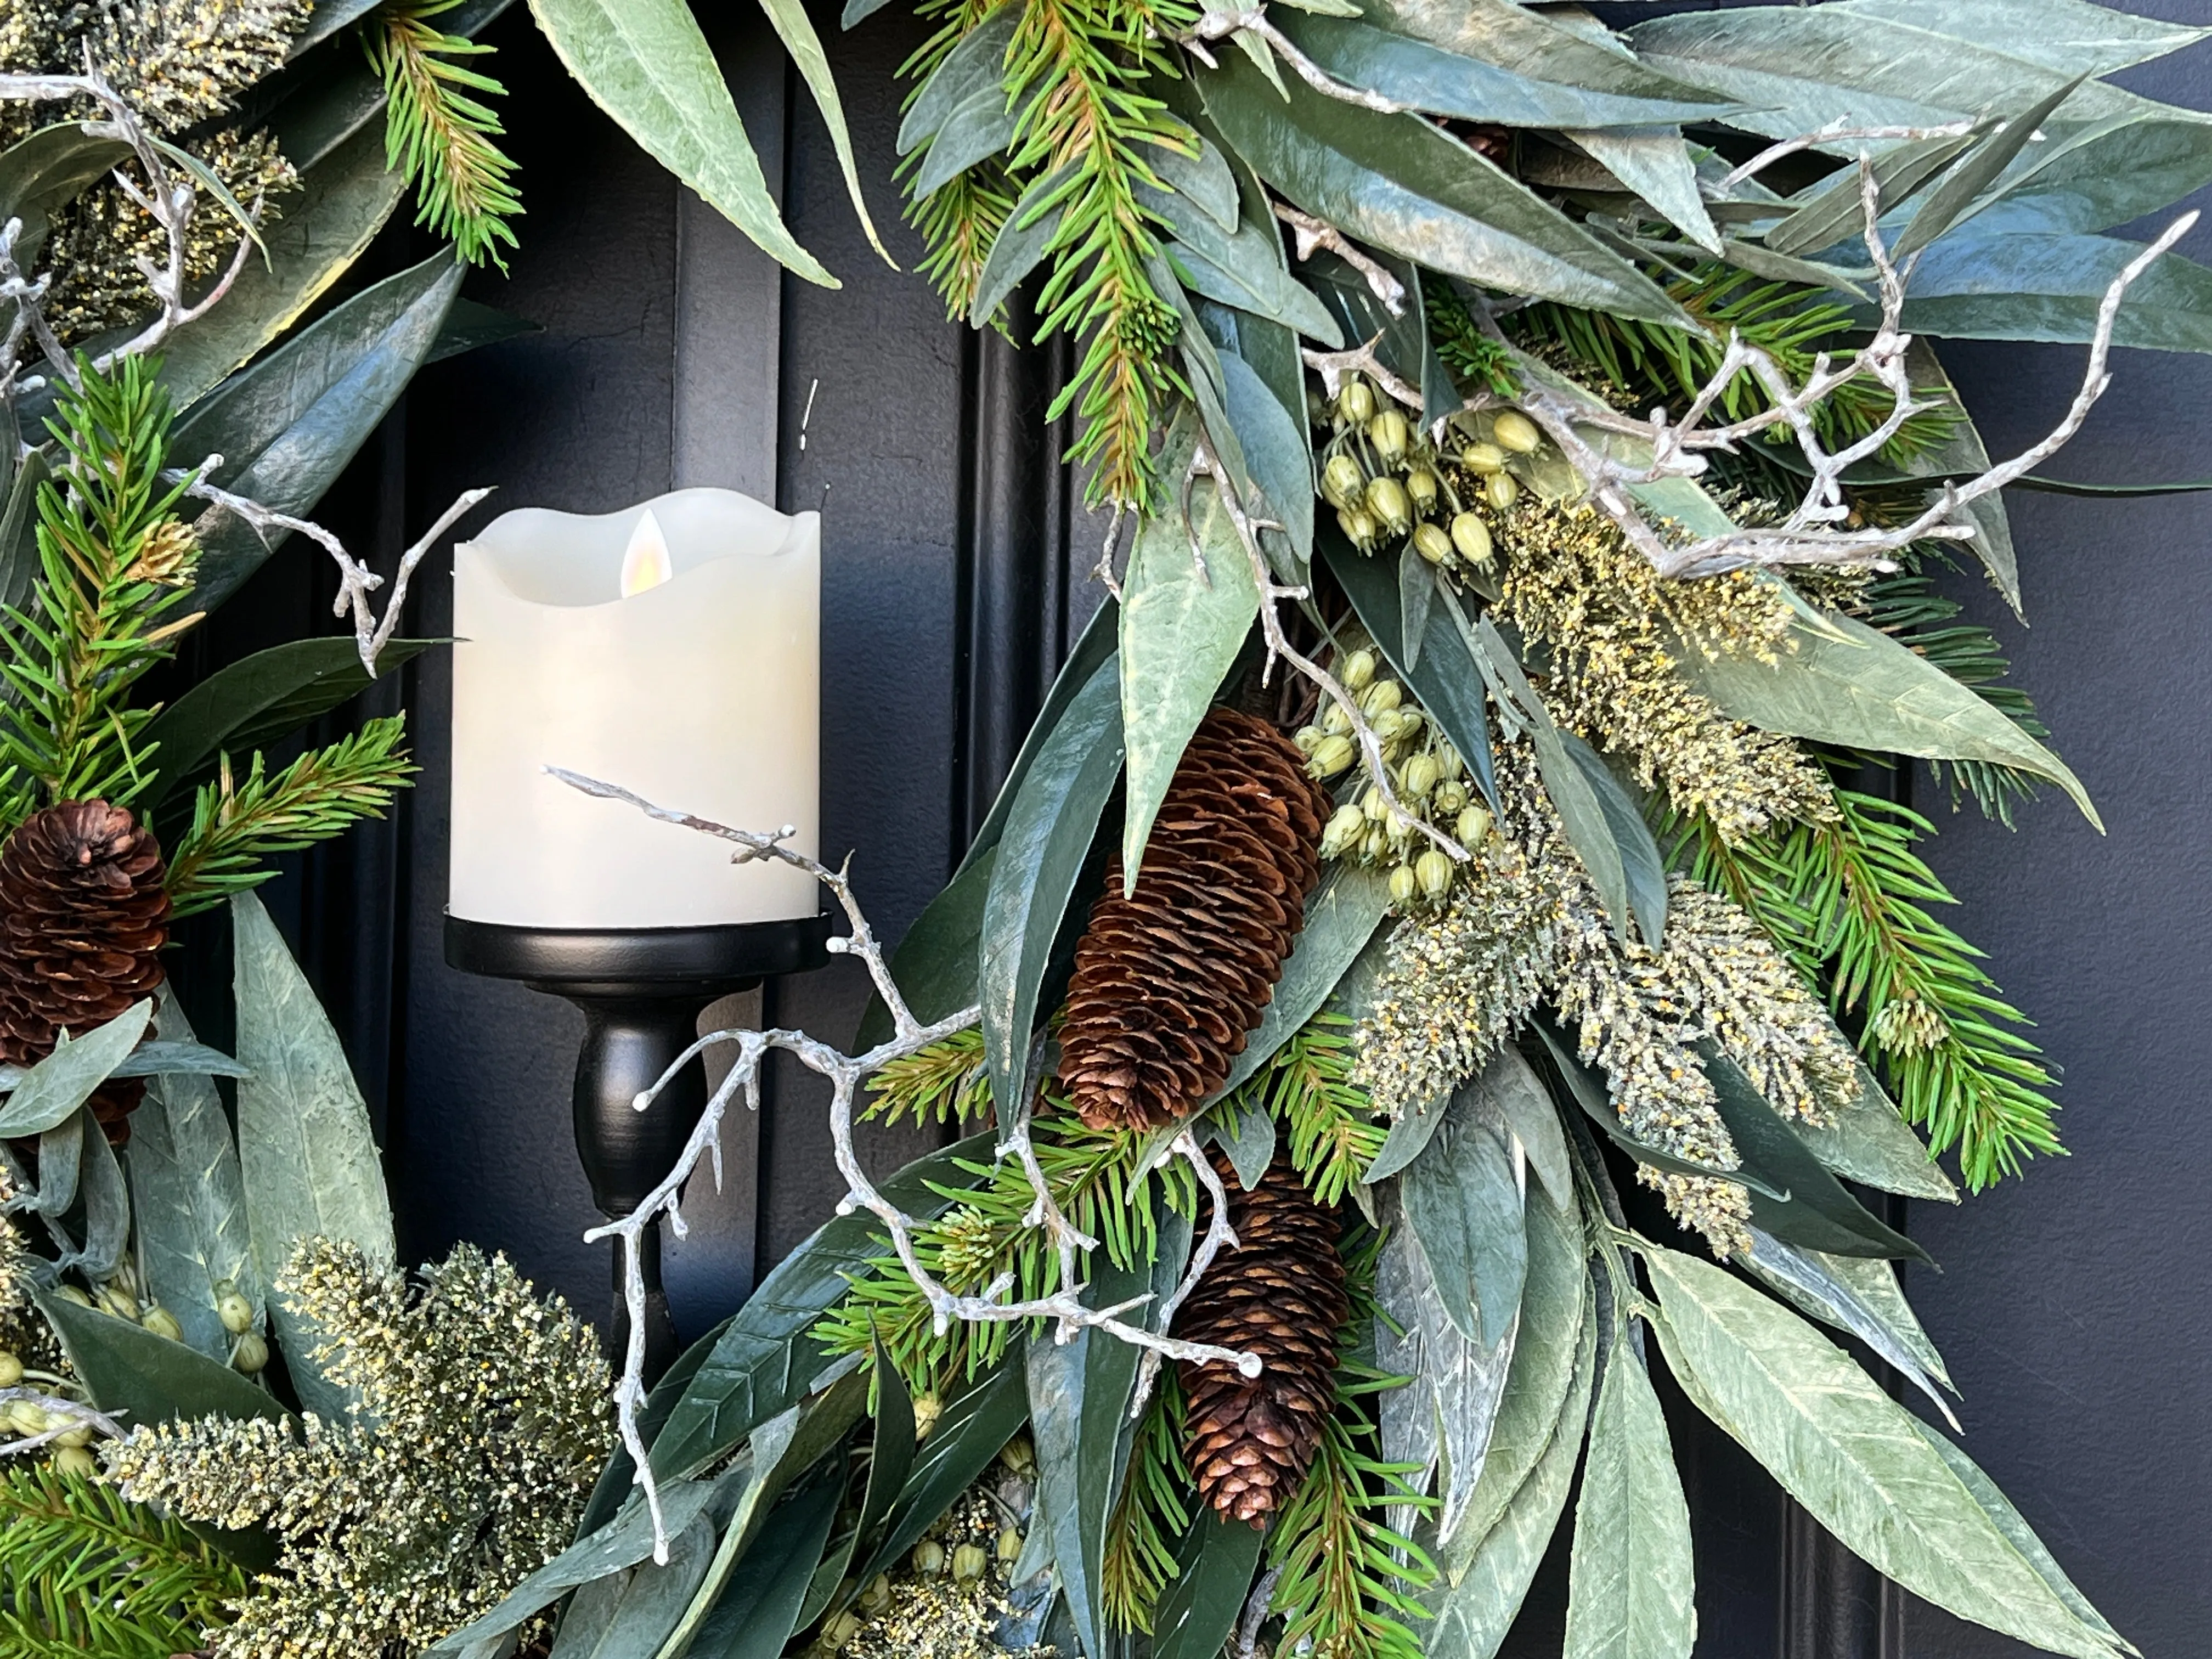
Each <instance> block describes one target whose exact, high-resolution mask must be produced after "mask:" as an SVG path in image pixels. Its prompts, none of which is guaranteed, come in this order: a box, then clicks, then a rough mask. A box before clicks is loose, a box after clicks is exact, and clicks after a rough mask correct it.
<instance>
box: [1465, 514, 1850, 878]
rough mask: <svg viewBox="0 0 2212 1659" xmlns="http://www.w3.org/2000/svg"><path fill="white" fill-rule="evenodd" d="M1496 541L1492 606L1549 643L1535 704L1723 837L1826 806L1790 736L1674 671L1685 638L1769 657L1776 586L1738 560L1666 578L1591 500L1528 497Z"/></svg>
mask: <svg viewBox="0 0 2212 1659" xmlns="http://www.w3.org/2000/svg"><path fill="white" fill-rule="evenodd" d="M1498 544H1499V547H1500V550H1501V556H1500V558H1499V564H1498V583H1499V586H1500V587H1501V589H1502V590H1503V598H1502V599H1501V601H1500V605H1499V609H1500V611H1502V613H1503V614H1504V617H1505V618H1506V619H1508V620H1510V622H1511V623H1513V624H1514V626H1515V627H1516V628H1518V629H1520V630H1521V632H1522V634H1523V635H1526V636H1527V637H1528V638H1529V639H1531V640H1534V641H1541V643H1542V644H1543V645H1544V646H1546V647H1548V648H1549V655H1550V659H1551V667H1552V673H1551V675H1550V678H1549V679H1548V680H1547V684H1546V685H1545V688H1544V690H1545V702H1547V704H1548V705H1549V707H1550V708H1551V710H1552V713H1553V717H1554V718H1555V719H1557V720H1559V723H1560V724H1561V725H1562V726H1569V727H1571V728H1572V729H1573V730H1575V731H1576V732H1579V733H1581V734H1582V735H1583V737H1585V738H1589V740H1590V741H1591V742H1593V743H1595V744H1597V745H1598V747H1600V748H1601V749H1605V750H1612V751H1613V752H1616V753H1619V754H1621V755H1623V756H1625V757H1627V759H1628V761H1629V763H1630V764H1631V765H1632V768H1633V769H1634V772H1635V775H1636V781H1637V782H1638V785H1640V786H1641V787H1644V788H1646V789H1650V788H1653V787H1664V788H1665V790H1666V792H1667V794H1668V798H1669V799H1671V800H1672V801H1673V802H1674V805H1677V806H1679V807H1681V808H1684V809H1686V810H1693V811H1702V812H1704V813H1705V815H1706V816H1707V817H1710V818H1711V820H1712V823H1713V824H1714V826H1715V827H1716V828H1717V829H1718V830H1719V832H1720V833H1721V835H1722V836H1724V837H1725V838H1726V839H1727V840H1729V842H1737V841H1741V839H1743V838H1744V837H1745V836H1752V835H1756V834H1758V833H1759V832H1761V831H1763V830H1765V829H1768V828H1770V827H1771V826H1772V825H1773V824H1775V823H1780V822H1785V821H1787V820H1790V819H1792V818H1806V817H1810V818H1819V817H1825V816H1826V815H1828V814H1829V813H1830V812H1832V810H1833V809H1832V805H1830V797H1829V792H1828V786H1827V783H1826V780H1825V779H1824V778H1823V776H1822V775H1821V774H1820V769H1819V768H1818V767H1817V766H1815V765H1814V763H1813V762H1812V760H1811V759H1810V757H1808V756H1807V755H1806V754H1805V752H1804V751H1803V750H1802V749H1801V748H1800V747H1799V746H1798V745H1797V744H1796V742H1794V741H1793V740H1791V739H1790V738H1784V737H1779V736H1777V735H1776V734H1774V733H1772V732H1762V731H1760V730H1759V729H1758V728H1757V727H1755V726H1747V725H1745V724H1744V723H1743V722H1742V721H1741V720H1730V719H1729V718H1728V717H1727V716H1726V715H1724V714H1722V713H1721V712H1720V710H1719V709H1718V708H1716V707H1714V705H1713V703H1712V702H1711V700H1710V699H1708V698H1706V697H1705V696H1702V695H1701V694H1699V692H1697V691H1694V690H1692V689H1691V688H1690V687H1689V685H1688V684H1686V683H1685V682H1684V680H1683V679H1682V678H1681V677H1680V675H1679V674H1678V673H1677V672H1676V671H1675V665H1676V661H1677V653H1680V651H1682V650H1684V649H1685V648H1687V649H1691V650H1697V651H1701V652H1703V653H1705V654H1706V655H1707V656H1708V657H1718V656H1720V655H1722V654H1723V653H1726V654H1732V655H1739V656H1749V657H1753V658H1755V659H1758V660H1759V661H1761V662H1768V663H1771V662H1773V661H1774V660H1776V659H1777V656H1778V653H1781V652H1783V651H1785V650H1787V649H1788V648H1789V630H1790V618H1791V616H1792V614H1793V612H1792V611H1791V608H1790V603H1789V600H1788V599H1787V597H1786V595H1785V594H1784V592H1783V591H1782V590H1781V589H1780V588H1779V587H1778V586H1777V585H1776V584H1774V583H1773V582H1771V581H1770V580H1765V579H1764V578H1762V577H1760V576H1759V575H1758V574H1754V573H1753V572H1750V571H1744V570H1738V571H1731V572H1729V573H1728V574H1724V575H1719V576H1707V577H1699V578H1698V579H1696V580H1680V581H1675V580H1666V579H1664V578H1662V577H1661V576H1660V575H1659V574H1658V573H1657V572H1656V571H1655V570H1654V569H1653V568H1651V565H1650V561H1649V560H1647V559H1645V558H1644V556H1643V555H1642V554H1640V553H1638V551H1637V550H1635V549H1634V548H1632V547H1631V546H1629V545H1628V544H1627V543H1626V541H1625V540H1624V539H1623V538H1622V537H1621V534H1620V530H1619V529H1618V528H1616V527H1615V526H1613V523H1612V521H1611V520H1608V519H1607V518H1606V517H1605V516H1604V515H1603V514H1602V513H1599V512H1598V511H1597V509H1596V508H1595V507H1588V506H1583V507H1563V506H1559V505H1557V504H1554V503H1550V502H1547V501H1541V500H1540V499H1536V498H1534V497H1531V498H1530V499H1528V500H1527V501H1522V503H1521V504H1520V505H1519V506H1518V507H1515V508H1514V509H1513V510H1512V511H1511V512H1510V513H1503V514H1501V515H1499V533H1498Z"/></svg>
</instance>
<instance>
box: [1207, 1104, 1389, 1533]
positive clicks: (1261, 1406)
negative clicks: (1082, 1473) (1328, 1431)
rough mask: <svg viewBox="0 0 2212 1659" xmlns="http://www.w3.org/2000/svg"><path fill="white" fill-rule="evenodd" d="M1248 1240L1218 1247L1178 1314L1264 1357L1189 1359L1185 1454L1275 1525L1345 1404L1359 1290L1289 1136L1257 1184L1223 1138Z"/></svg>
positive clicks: (1224, 1169)
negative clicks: (1338, 1390)
mask: <svg viewBox="0 0 2212 1659" xmlns="http://www.w3.org/2000/svg"><path fill="white" fill-rule="evenodd" d="M1213 1167H1214V1168H1215V1169H1216V1170H1219V1171H1220V1173H1221V1182H1222V1185H1223V1186H1224V1187H1225V1188H1227V1189H1228V1192H1229V1222H1230V1225H1231V1226H1232V1227H1233V1228H1235V1229H1236V1231H1237V1248H1236V1249H1233V1250H1225V1251H1223V1252H1222V1253H1221V1255H1218V1256H1216V1257H1215V1258H1214V1261H1213V1265H1212V1267H1210V1268H1209V1269H1207V1271H1206V1277H1205V1278H1204V1279H1200V1280H1199V1282H1198V1286H1197V1288H1196V1289H1195V1290H1194V1291H1192V1292H1191V1294H1190V1300H1189V1301H1188V1302H1187V1303H1185V1304H1183V1307H1182V1311H1181V1312H1180V1313H1179V1314H1178V1315H1177V1316H1176V1335H1177V1336H1180V1337H1182V1338H1183V1339H1184V1340H1187V1341H1191V1342H1206V1343H1211V1344H1212V1345H1214V1346H1217V1347H1223V1348H1235V1349H1237V1350H1239V1351H1240V1352H1247V1353H1255V1354H1257V1355H1259V1357H1260V1358H1261V1361H1262V1362H1263V1364H1264V1369H1262V1370H1261V1372H1260V1374H1259V1376H1255V1377H1246V1376H1244V1375H1243V1373H1241V1372H1240V1371H1238V1370H1237V1368H1236V1367H1235V1366H1234V1365H1231V1364H1226V1363H1225V1362H1222V1361H1218V1360H1217V1361H1214V1362H1212V1363H1210V1364H1204V1365H1194V1364H1189V1363H1188V1362H1185V1363H1183V1364H1182V1365H1181V1366H1180V1367H1179V1369H1180V1370H1181V1371H1182V1386H1183V1392H1184V1395H1186V1397H1187V1399H1188V1409H1187V1412H1186V1415H1185V1419H1184V1428H1183V1453H1184V1455H1185V1456H1186V1457H1188V1459H1189V1462H1190V1468H1191V1474H1192V1476H1193V1478H1194V1479H1195V1480H1196V1481H1197V1482H1198V1490H1199V1494H1200V1497H1202V1498H1205V1500H1206V1503H1207V1504H1210V1505H1212V1507H1213V1508H1214V1509H1215V1510H1218V1511H1219V1512H1220V1513H1221V1514H1222V1515H1223V1516H1226V1517H1228V1518H1229V1519H1231V1520H1235V1521H1249V1522H1251V1523H1252V1524H1253V1525H1254V1526H1255V1527H1258V1526H1264V1525H1265V1524H1266V1523H1267V1517H1268V1516H1270V1515H1273V1513H1274V1512H1275V1511H1276V1510H1279V1509H1280V1508H1281V1507H1282V1506H1283V1505H1284V1504H1287V1503H1289V1502H1290V1500H1291V1498H1292V1497H1293V1496H1294V1495H1295V1494H1296V1493H1297V1489H1298V1485H1299V1483H1300V1482H1301V1481H1303V1480H1304V1479H1305V1476H1306V1471H1307V1470H1308V1469H1310V1468H1312V1467H1313V1460H1314V1453H1315V1452H1316V1450H1318V1449H1320V1446H1321V1437H1322V1425H1323V1424H1324V1423H1325V1422H1326V1421H1327V1419H1328V1414H1329V1412H1330V1410H1331V1408H1332V1407H1333V1405H1334V1400H1335V1389H1334V1383H1333V1381H1332V1379H1333V1377H1334V1374H1335V1370H1336V1339H1337V1333H1338V1331H1339V1330H1340V1328H1342V1326H1343V1324H1344V1322H1345V1319H1346V1316H1348V1315H1349V1314H1350V1312H1351V1310H1352V1300H1351V1297H1350V1296H1349V1295H1348V1294H1347V1293H1346V1290H1345V1273H1344V1258H1343V1257H1342V1256H1340V1255H1338V1254H1337V1249H1336V1241H1337V1234H1338V1231H1339V1229H1338V1226H1337V1220H1336V1215H1335V1212H1334V1211H1332V1210H1329V1209H1327V1208H1325V1207H1323V1206H1322V1205H1319V1204H1316V1203H1315V1202H1314V1200H1313V1197H1312V1194H1310V1193H1308V1192H1307V1191H1306V1186H1305V1182H1303V1181H1301V1180H1300V1179H1299V1178H1298V1172H1297V1169H1296V1168H1295V1167H1294V1166H1293V1165H1292V1164H1291V1154H1290V1149H1289V1147H1288V1146H1285V1145H1284V1144H1281V1143H1278V1144H1277V1146H1276V1148H1275V1159H1274V1162H1273V1163H1272V1164H1269V1165H1268V1166H1267V1174H1266V1175H1264V1176H1261V1180H1260V1184H1259V1185H1258V1186H1257V1187H1255V1188H1253V1189H1252V1190H1251V1191H1250V1192H1249V1193H1248V1192H1246V1191H1244V1190H1243V1187H1242V1186H1241V1185H1240V1183H1239V1182H1238V1181H1237V1172H1236V1170H1234V1169H1232V1168H1231V1166H1230V1163H1229V1159H1228V1158H1227V1156H1226V1155H1225V1153H1223V1152H1221V1150H1220V1149H1219V1148H1218V1147H1217V1148H1216V1149H1215V1150H1214V1152H1213Z"/></svg>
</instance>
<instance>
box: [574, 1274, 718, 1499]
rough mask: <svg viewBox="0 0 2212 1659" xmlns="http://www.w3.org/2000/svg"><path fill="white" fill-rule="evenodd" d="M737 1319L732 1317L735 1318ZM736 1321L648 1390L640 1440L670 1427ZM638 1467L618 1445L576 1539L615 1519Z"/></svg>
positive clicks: (688, 1351) (695, 1346) (687, 1352)
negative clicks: (679, 1406) (687, 1392)
mask: <svg viewBox="0 0 2212 1659" xmlns="http://www.w3.org/2000/svg"><path fill="white" fill-rule="evenodd" d="M734 1317H735V1316H732V1319H733V1318H734ZM731 1322H732V1320H730V1319H726V1320H724V1321H723V1322H721V1323H720V1324H719V1325H717V1326H715V1327H714V1328H713V1329H712V1330H710V1331H708V1333H707V1334H705V1335H704V1336H702V1337H701V1338H700V1339H699V1340H697V1341H696V1342H694V1343H692V1344H691V1345H690V1346H688V1347H686V1348H685V1349H684V1352H681V1353H679V1354H678V1355H677V1356H676V1358H675V1360H674V1362H673V1363H672V1364H670V1366H669V1367H668V1369H667V1370H665V1371H663V1372H662V1373H661V1374H660V1378H659V1381H658V1382H656V1383H654V1384H653V1387H652V1388H651V1389H648V1390H647V1393H646V1396H645V1404H644V1405H643V1406H642V1407H641V1408H640V1409H639V1411H638V1413H637V1431H638V1437H639V1438H641V1440H643V1441H644V1443H646V1445H647V1446H648V1447H650V1446H651V1445H652V1444H653V1442H654V1441H655V1440H657V1439H658V1438H659V1436H660V1431H661V1429H662V1428H663V1427H664V1426H665V1425H666V1424H667V1421H668V1413H670V1412H671V1411H672V1410H673V1409H674V1408H675V1406H676V1402H677V1401H678V1400H679V1399H680V1398H682V1396H683V1395H684V1391H685V1390H686V1389H689V1388H690V1386H691V1379H692V1378H693V1377H695V1376H697V1375H698V1374H699V1367H700V1366H702V1364H705V1363H706V1362H707V1358H708V1355H710V1354H712V1353H713V1352H714V1348H715V1346H716V1345H717V1344H718V1343H720V1341H721V1340H722V1335H723V1334H724V1333H725V1332H726V1331H727V1330H728V1329H729V1328H730V1325H731ZM636 1474H637V1466H636V1465H635V1463H633V1462H630V1461H629V1452H628V1450H626V1449H624V1448H623V1447H621V1446H617V1447H616V1448H615V1449H614V1452H613V1454H612V1455H611V1456H610V1457H609V1458H608V1459H607V1461H606V1465H605V1468H601V1469H600V1471H599V1479H598V1480H596V1481H594V1482H593V1483H592V1495H591V1497H590V1498H587V1499H586V1500H585V1504H584V1512H583V1514H582V1515H580V1516H578V1517H577V1520H576V1536H577V1537H578V1538H588V1537H590V1536H591V1535H592V1534H593V1533H595V1532H597V1531H598V1530H599V1528H601V1527H604V1526H605V1525H606V1523H607V1522H610V1521H611V1520H613V1519H614V1518H615V1516H616V1515H617V1513H618V1512H619V1511H620V1510H621V1509H622V1506H623V1503H624V1502H625V1501H626V1500H627V1499H628V1498H629V1496H630V1494H631V1493H632V1492H633V1491H634V1490H635V1487H636V1485H637V1481H636V1478H635V1477H636Z"/></svg>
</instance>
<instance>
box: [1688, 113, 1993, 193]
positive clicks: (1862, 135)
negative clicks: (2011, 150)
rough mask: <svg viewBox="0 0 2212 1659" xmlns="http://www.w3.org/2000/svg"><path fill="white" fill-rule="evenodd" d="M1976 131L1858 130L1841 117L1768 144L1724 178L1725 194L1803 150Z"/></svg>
mask: <svg viewBox="0 0 2212 1659" xmlns="http://www.w3.org/2000/svg"><path fill="white" fill-rule="evenodd" d="M1973 130H1974V124H1973V123H1972V121H1947V122H1945V123H1943V125H1941V126H1932V127H1902V126H1887V127H1855V126H1853V125H1850V122H1849V121H1848V120H1846V119H1845V118H1843V117H1842V116H1838V117H1837V118H1835V119H1834V120H1832V121H1831V122H1829V123H1828V125H1826V126H1825V127H1821V128H1820V129H1819V130H1818V131H1813V132H1801V133H1799V134H1798V135H1797V136H1796V137H1795V138H1784V140H1783V141H1782V142H1781V143H1778V144H1769V145H1768V146H1767V147H1766V148H1765V149H1763V150H1761V151H1759V154H1758V155H1754V156H1753V157H1752V158H1751V160H1749V161H1746V162H1745V163H1744V164H1743V165H1742V166H1741V167H1737V168H1735V170H1733V171H1732V172H1730V173H1729V174H1728V176H1727V177H1725V178H1723V179H1722V180H1721V187H1722V188H1723V190H1725V189H1726V188H1727V187H1728V186H1729V185H1740V184H1741V183H1742V182H1743V181H1744V180H1745V179H1751V178H1755V177H1756V176H1758V175H1759V173H1764V172H1765V171H1766V169H1767V168H1769V167H1772V166H1773V165H1774V164H1775V163H1776V162H1777V161H1781V160H1782V159H1783V158H1784V156H1788V155H1796V154H1797V153H1798V152H1799V151H1800V150H1808V149H1819V148H1820V146H1821V145H1823V144H1848V143H1861V142H1863V141H1867V140H1871V139H1877V138H1880V139H1895V140H1899V141H1901V142H1904V143H1920V142H1923V141H1924V140H1926V139H1929V138H1963V137H1966V134H1968V133H1970V132H1972V131H1973ZM1862 154H1863V152H1862Z"/></svg>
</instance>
